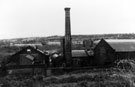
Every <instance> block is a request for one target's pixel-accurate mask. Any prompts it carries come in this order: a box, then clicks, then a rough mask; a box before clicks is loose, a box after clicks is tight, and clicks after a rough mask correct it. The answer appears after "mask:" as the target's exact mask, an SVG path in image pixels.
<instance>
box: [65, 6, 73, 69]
mask: <svg viewBox="0 0 135 87" xmlns="http://www.w3.org/2000/svg"><path fill="white" fill-rule="evenodd" d="M71 50H72V48H71V29H70V8H65V59H66V63H67V66H68V67H70V66H72V53H71Z"/></svg>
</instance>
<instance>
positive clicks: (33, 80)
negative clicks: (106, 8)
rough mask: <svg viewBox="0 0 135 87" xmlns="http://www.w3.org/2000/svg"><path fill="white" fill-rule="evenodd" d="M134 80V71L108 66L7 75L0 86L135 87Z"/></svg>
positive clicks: (0, 81) (1, 80)
mask: <svg viewBox="0 0 135 87" xmlns="http://www.w3.org/2000/svg"><path fill="white" fill-rule="evenodd" d="M134 81H135V72H134V71H131V70H122V69H116V68H115V69H114V68H110V69H107V70H106V69H100V70H98V69H97V70H96V69H95V70H94V71H93V70H85V71H81V72H80V71H78V72H77V71H76V72H71V73H66V74H63V75H58V76H49V77H44V76H42V75H37V76H30V77H29V76H21V75H20V76H11V75H7V76H6V77H2V78H0V87H135V83H134Z"/></svg>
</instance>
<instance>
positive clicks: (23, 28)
mask: <svg viewBox="0 0 135 87" xmlns="http://www.w3.org/2000/svg"><path fill="white" fill-rule="evenodd" d="M65 7H71V11H70V13H71V32H72V34H83V35H84V34H87V35H88V34H107V33H135V0H0V30H1V31H0V39H9V38H20V37H34V36H35V37H38V36H51V35H64V33H65V32H64V31H65V11H64V8H65Z"/></svg>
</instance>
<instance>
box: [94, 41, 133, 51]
mask: <svg viewBox="0 0 135 87" xmlns="http://www.w3.org/2000/svg"><path fill="white" fill-rule="evenodd" d="M105 41H106V42H107V43H108V44H109V45H110V46H111V47H112V48H113V49H115V51H117V52H119V51H120V52H128V51H135V39H105ZM95 43H99V41H95Z"/></svg>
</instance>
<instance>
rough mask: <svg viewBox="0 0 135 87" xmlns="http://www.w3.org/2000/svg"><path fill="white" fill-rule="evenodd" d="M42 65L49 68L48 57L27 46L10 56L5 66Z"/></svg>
mask: <svg viewBox="0 0 135 87" xmlns="http://www.w3.org/2000/svg"><path fill="white" fill-rule="evenodd" d="M42 64H45V66H49V55H48V54H47V53H45V52H43V51H41V50H39V49H36V48H34V47H31V46H27V47H24V48H23V49H22V50H20V51H19V52H16V53H15V54H13V55H11V56H10V57H9V58H8V61H7V64H6V66H25V65H26V66H32V65H37V66H38V65H42ZM37 71H38V70H37Z"/></svg>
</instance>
